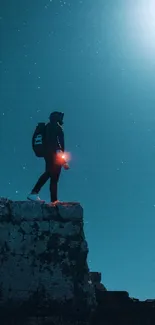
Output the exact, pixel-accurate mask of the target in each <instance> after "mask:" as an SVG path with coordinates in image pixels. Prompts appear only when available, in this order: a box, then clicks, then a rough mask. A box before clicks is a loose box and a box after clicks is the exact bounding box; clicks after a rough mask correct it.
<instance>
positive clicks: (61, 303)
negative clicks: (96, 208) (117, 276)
mask: <svg viewBox="0 0 155 325" xmlns="http://www.w3.org/2000/svg"><path fill="white" fill-rule="evenodd" d="M87 254H88V246H87V242H86V239H85V235H84V230H83V209H82V207H81V206H80V204H78V203H77V204H73V203H65V204H64V205H60V206H57V207H51V206H48V205H45V204H40V203H35V202H28V201H11V200H7V199H4V198H1V199H0V270H1V272H0V314H1V315H2V314H4V315H5V314H6V313H7V314H8V313H9V314H10V315H11V313H13V314H16V315H17V314H18V315H19V314H22V316H23V315H25V316H26V317H31V316H36V315H38V316H44V315H46V316H52V315H53V314H54V315H57V314H58V315H60V314H63V315H64V314H65V313H67V315H68V314H69V313H71V314H76V315H78V317H81V315H82V317H83V316H84V315H86V314H87V315H88V314H89V311H90V310H92V309H93V307H94V306H95V305H96V299H95V290H94V286H93V285H92V282H91V281H90V274H89V269H88V265H87ZM86 317H88V316H86Z"/></svg>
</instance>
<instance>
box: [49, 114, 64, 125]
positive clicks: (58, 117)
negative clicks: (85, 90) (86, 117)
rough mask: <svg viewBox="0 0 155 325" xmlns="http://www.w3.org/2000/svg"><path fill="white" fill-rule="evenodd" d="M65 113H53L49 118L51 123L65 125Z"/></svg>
mask: <svg viewBox="0 0 155 325" xmlns="http://www.w3.org/2000/svg"><path fill="white" fill-rule="evenodd" d="M63 118H64V113H62V112H52V113H51V114H50V116H49V120H50V122H51V123H52V124H53V123H54V124H56V123H59V124H60V125H63Z"/></svg>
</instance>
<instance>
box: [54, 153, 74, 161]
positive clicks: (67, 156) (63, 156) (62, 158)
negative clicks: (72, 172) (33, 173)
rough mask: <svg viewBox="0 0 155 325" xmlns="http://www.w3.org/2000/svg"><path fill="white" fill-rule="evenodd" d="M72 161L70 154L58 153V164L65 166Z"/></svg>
mask: <svg viewBox="0 0 155 325" xmlns="http://www.w3.org/2000/svg"><path fill="white" fill-rule="evenodd" d="M70 160H71V155H70V153H69V152H66V151H65V152H61V151H60V152H57V154H56V161H57V163H58V164H64V163H65V162H69V161H70Z"/></svg>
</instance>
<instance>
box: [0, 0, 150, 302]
mask: <svg viewBox="0 0 155 325" xmlns="http://www.w3.org/2000/svg"><path fill="white" fill-rule="evenodd" d="M53 110H61V111H63V112H64V113H65V118H64V122H65V123H64V131H65V138H66V149H67V151H69V152H70V153H71V155H72V159H71V162H70V166H71V169H70V170H69V171H63V172H62V175H61V179H60V183H59V199H60V200H63V201H79V202H80V203H81V205H82V206H83V208H84V220H85V232H86V236H87V240H88V244H89V250H90V253H89V258H88V260H89V266H90V269H91V270H93V271H101V272H102V282H103V283H104V284H105V286H106V287H107V289H109V290H127V291H128V292H129V294H130V296H131V297H135V298H139V299H141V300H144V299H147V298H155V4H154V1H153V0H128V1H125V0H115V1H114V0H95V1H94V0H83V1H82V0H81V1H80V0H64V1H63V0H62V1H59V0H51V1H49V0H34V1H32V0H27V1H21V0H14V1H9V2H8V1H4V0H3V1H1V4H0V150H1V159H0V196H3V197H8V198H11V199H13V200H25V199H26V197H27V194H28V193H29V192H30V190H31V188H32V186H33V185H34V183H35V182H36V180H37V178H38V177H39V176H40V174H41V173H42V172H43V169H44V162H43V161H42V160H41V159H37V158H36V157H35V156H34V154H33V152H32V149H31V137H32V133H33V131H34V128H35V126H36V124H37V123H38V122H42V121H43V122H44V121H45V122H46V121H47V120H48V116H49V114H50V113H51V112H52V111H53ZM40 196H41V198H43V199H46V200H49V188H48V186H47V185H46V186H45V187H44V189H43V190H42V192H41V193H40Z"/></svg>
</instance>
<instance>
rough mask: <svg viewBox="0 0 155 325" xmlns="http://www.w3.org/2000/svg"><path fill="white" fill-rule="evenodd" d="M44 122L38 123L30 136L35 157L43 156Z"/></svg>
mask: <svg viewBox="0 0 155 325" xmlns="http://www.w3.org/2000/svg"><path fill="white" fill-rule="evenodd" d="M45 130H46V124H45V123H38V125H37V126H36V129H35V131H34V134H33V137H32V148H33V151H34V153H35V155H36V156H37V157H44V148H45V144H44V142H45Z"/></svg>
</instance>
